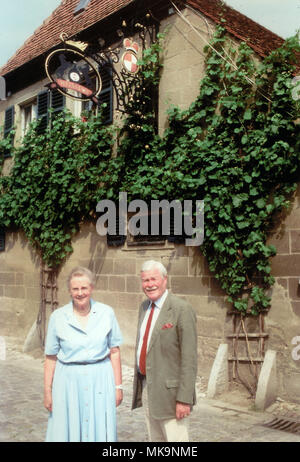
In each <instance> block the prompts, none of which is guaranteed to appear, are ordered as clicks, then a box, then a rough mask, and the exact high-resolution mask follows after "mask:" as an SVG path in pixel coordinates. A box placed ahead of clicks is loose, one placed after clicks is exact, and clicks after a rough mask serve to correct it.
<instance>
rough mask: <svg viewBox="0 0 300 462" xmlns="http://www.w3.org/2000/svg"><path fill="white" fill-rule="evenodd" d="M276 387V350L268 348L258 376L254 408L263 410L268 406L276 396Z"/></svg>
mask: <svg viewBox="0 0 300 462" xmlns="http://www.w3.org/2000/svg"><path fill="white" fill-rule="evenodd" d="M277 388H278V383H277V370H276V351H274V350H268V351H267V352H266V354H265V359H264V362H263V365H262V368H261V371H260V374H259V378H258V384H257V391H256V396H255V407H256V409H258V410H261V411H263V410H265V409H266V408H267V407H269V406H270V405H271V404H272V403H273V402H274V401H275V400H276V398H277Z"/></svg>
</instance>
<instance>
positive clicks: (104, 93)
mask: <svg viewBox="0 0 300 462" xmlns="http://www.w3.org/2000/svg"><path fill="white" fill-rule="evenodd" d="M99 73H100V76H101V80H102V89H101V92H100V94H99V96H98V98H99V106H101V105H102V104H103V103H106V107H105V108H103V109H102V116H103V123H104V124H110V123H112V121H113V85H112V70H111V69H110V68H106V67H102V68H101V67H100V69H99Z"/></svg>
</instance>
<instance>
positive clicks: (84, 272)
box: [67, 266, 95, 287]
mask: <svg viewBox="0 0 300 462" xmlns="http://www.w3.org/2000/svg"><path fill="white" fill-rule="evenodd" d="M78 276H79V277H82V276H86V277H87V278H88V279H89V281H90V283H91V285H92V286H94V285H95V276H94V273H92V271H91V270H89V269H88V268H84V267H83V266H77V267H76V268H74V269H72V271H71V273H70V274H69V276H68V280H67V282H68V287H70V282H71V279H73V278H74V277H78Z"/></svg>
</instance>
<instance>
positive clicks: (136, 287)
mask: <svg viewBox="0 0 300 462" xmlns="http://www.w3.org/2000/svg"><path fill="white" fill-rule="evenodd" d="M126 291H127V292H135V293H140V292H141V291H142V285H141V279H140V277H139V276H126Z"/></svg>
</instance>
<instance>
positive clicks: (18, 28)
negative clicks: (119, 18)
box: [0, 0, 300, 66]
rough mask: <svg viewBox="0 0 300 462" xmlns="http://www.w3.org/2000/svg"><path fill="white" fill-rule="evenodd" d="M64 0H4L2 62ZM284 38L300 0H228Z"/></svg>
mask: <svg viewBox="0 0 300 462" xmlns="http://www.w3.org/2000/svg"><path fill="white" fill-rule="evenodd" d="M208 1H209V0H208ZM60 2H61V0H0V66H2V65H3V64H5V63H6V62H7V61H8V59H9V58H10V57H11V56H12V55H13V54H14V53H15V52H16V50H17V49H18V48H19V47H20V46H22V45H23V43H24V42H25V40H26V39H27V38H28V37H30V35H32V34H33V32H34V31H35V30H36V29H37V28H38V27H39V26H40V25H41V24H42V22H43V20H44V19H46V18H47V17H48V16H49V15H50V14H51V13H52V11H53V10H54V9H55V8H56V7H57V6H58V5H59V4H60ZM225 2H226V3H227V4H228V5H230V6H232V7H233V8H235V9H236V10H238V11H240V12H241V13H243V14H245V15H246V16H248V17H250V18H251V19H254V20H255V21H257V22H258V23H260V24H261V25H263V26H265V27H267V28H268V29H270V30H272V31H273V32H275V33H276V34H278V35H280V36H281V37H283V38H287V37H290V36H292V35H294V34H295V33H296V31H297V30H299V29H300V0H225Z"/></svg>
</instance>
